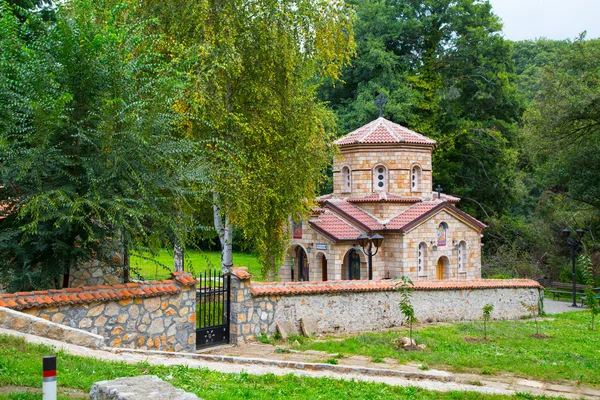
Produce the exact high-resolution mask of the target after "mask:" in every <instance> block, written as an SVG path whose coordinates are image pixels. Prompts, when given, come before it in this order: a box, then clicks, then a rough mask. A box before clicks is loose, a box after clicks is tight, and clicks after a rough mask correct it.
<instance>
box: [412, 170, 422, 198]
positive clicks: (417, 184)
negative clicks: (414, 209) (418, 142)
mask: <svg viewBox="0 0 600 400" xmlns="http://www.w3.org/2000/svg"><path fill="white" fill-rule="evenodd" d="M410 188H411V192H420V191H421V167H419V166H418V165H415V166H414V167H413V168H412V173H411V179H410Z"/></svg>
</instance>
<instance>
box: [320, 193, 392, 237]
mask: <svg viewBox="0 0 600 400" xmlns="http://www.w3.org/2000/svg"><path fill="white" fill-rule="evenodd" d="M324 206H325V207H326V208H330V209H331V210H333V211H334V212H335V213H337V214H340V215H341V216H342V217H344V218H345V219H347V220H349V221H350V222H352V223H354V224H355V225H357V226H358V227H359V228H361V229H363V230H371V231H376V230H381V229H384V226H383V224H382V223H381V222H380V221H379V220H378V219H377V218H375V217H374V216H372V215H371V214H369V213H367V212H366V211H364V210H362V209H360V208H359V207H357V206H355V205H354V204H352V203H348V202H347V201H344V200H328V201H327V202H326V203H325V204H324Z"/></svg>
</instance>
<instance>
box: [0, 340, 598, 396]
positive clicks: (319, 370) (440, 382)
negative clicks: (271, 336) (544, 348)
mask: <svg viewBox="0 0 600 400" xmlns="http://www.w3.org/2000/svg"><path fill="white" fill-rule="evenodd" d="M0 334H10V335H15V336H20V337H23V338H24V339H25V340H26V341H28V342H31V343H41V344H46V345H50V346H54V347H55V348H57V349H61V350H64V351H65V352H68V353H70V354H73V355H79V356H84V357H94V358H98V359H102V360H107V361H109V360H110V361H123V362H127V363H138V362H142V361H147V362H148V363H150V364H153V365H188V366H190V367H194V368H208V369H210V370H213V371H219V372H224V373H240V372H242V371H244V372H246V373H250V374H254V375H263V374H268V373H272V374H275V375H287V374H290V373H293V374H294V375H298V376H308V377H315V378H319V377H329V378H334V379H346V380H350V379H354V380H361V381H368V382H380V383H385V384H388V385H397V386H415V387H419V388H423V389H427V390H437V391H442V392H445V391H453V390H455V391H472V392H479V393H489V394H505V395H512V394H515V393H517V392H525V393H530V394H533V395H546V396H553V397H556V396H562V397H565V398H569V399H579V398H585V399H600V391H599V390H596V389H593V388H587V387H581V386H574V385H553V384H547V383H544V382H539V381H534V380H529V379H520V378H515V377H493V378H492V377H488V376H479V375H469V374H453V373H449V372H446V371H438V370H427V371H422V370H420V369H418V367H417V366H413V367H412V368H407V369H396V370H386V369H383V368H372V367H370V366H357V365H331V364H320V363H306V362H301V361H288V360H275V359H262V358H248V357H235V356H222V355H211V354H185V353H165V352H153V351H142V350H126V349H108V350H91V349H88V348H85V347H80V346H76V345H72V344H67V343H63V342H59V341H55V340H52V339H46V338H41V337H37V336H33V335H28V334H23V333H20V332H15V331H10V330H6V329H0ZM271 347H272V346H271ZM59 362H60V361H59ZM59 382H60V377H59Z"/></svg>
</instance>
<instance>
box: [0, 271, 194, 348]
mask: <svg viewBox="0 0 600 400" xmlns="http://www.w3.org/2000/svg"><path fill="white" fill-rule="evenodd" d="M195 285H196V280H195V279H194V278H193V277H192V276H191V275H190V274H188V273H185V272H178V273H175V274H173V279H172V280H165V281H153V282H145V283H128V284H118V285H112V286H85V287H82V288H69V289H62V290H48V291H37V292H25V293H23V292H21V293H15V294H11V295H0V306H3V307H9V308H13V309H16V310H20V311H22V312H24V313H27V314H30V315H34V316H36V317H40V318H43V319H45V320H48V321H52V322H55V323H58V324H63V325H66V326H70V327H73V328H78V329H82V330H86V331H88V332H91V333H94V334H97V335H100V336H103V337H104V341H105V345H106V346H110V347H127V348H136V349H152V350H164V351H188V352H194V351H195V350H196V286H195Z"/></svg>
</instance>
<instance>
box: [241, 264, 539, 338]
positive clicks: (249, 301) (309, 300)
mask: <svg viewBox="0 0 600 400" xmlns="http://www.w3.org/2000/svg"><path fill="white" fill-rule="evenodd" d="M397 283H398V282H397V281H392V280H380V281H326V282H286V283H277V282H270V283H255V282H251V276H250V274H248V273H247V271H246V270H245V269H239V268H238V269H234V271H233V277H232V280H231V290H232V293H231V296H232V297H231V298H232V303H231V343H234V344H243V343H245V342H249V341H253V340H255V337H256V336H258V335H261V334H263V333H264V334H268V335H271V334H274V333H275V332H276V331H277V323H283V322H285V323H291V324H294V325H295V326H296V328H297V329H298V331H300V320H301V319H304V318H306V319H312V320H314V321H315V322H316V327H317V329H316V330H317V333H336V332H363V331H373V330H379V329H387V328H393V327H398V326H401V325H402V323H403V316H402V313H401V312H400V309H399V307H398V303H399V300H400V293H399V292H398V291H397V288H396V284H397ZM542 299H543V288H542V286H541V285H540V284H539V283H538V282H536V281H533V280H527V279H513V280H474V281H468V282H465V281H462V282H456V281H427V282H416V283H415V284H414V291H413V293H412V304H413V306H414V308H415V313H416V317H417V318H418V319H419V320H420V321H422V322H439V321H472V320H480V319H481V315H482V311H481V309H482V307H483V306H484V305H485V304H488V303H491V304H493V305H494V311H493V312H492V318H493V319H518V318H521V317H523V316H525V315H528V312H527V310H526V309H525V308H524V307H523V306H522V304H521V303H522V302H524V303H527V304H536V305H538V304H540V302H541V301H542Z"/></svg>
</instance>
